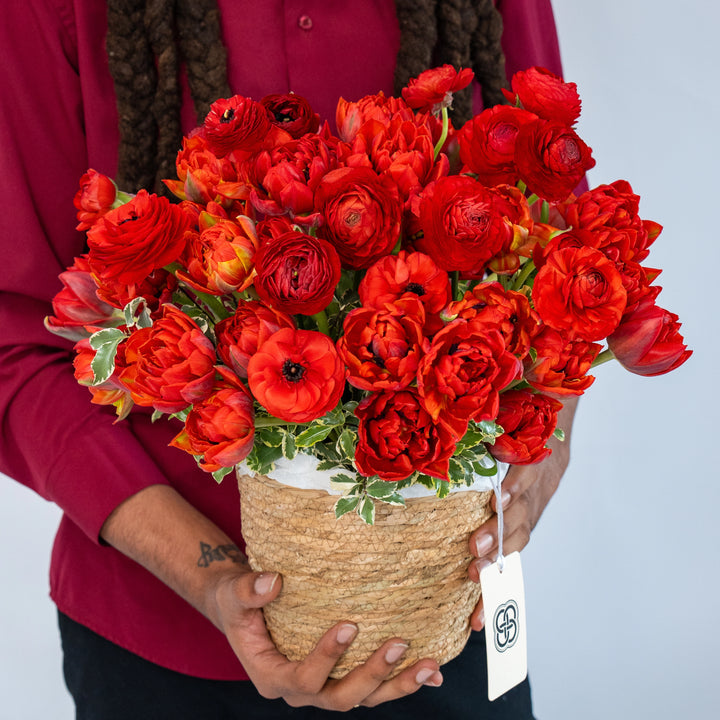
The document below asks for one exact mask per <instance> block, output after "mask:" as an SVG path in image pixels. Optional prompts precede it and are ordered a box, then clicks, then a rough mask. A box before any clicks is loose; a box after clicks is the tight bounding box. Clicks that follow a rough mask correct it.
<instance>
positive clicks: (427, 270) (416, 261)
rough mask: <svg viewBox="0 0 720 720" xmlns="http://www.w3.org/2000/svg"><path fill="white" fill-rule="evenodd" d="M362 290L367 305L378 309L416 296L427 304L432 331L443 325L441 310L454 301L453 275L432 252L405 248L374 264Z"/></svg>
mask: <svg viewBox="0 0 720 720" xmlns="http://www.w3.org/2000/svg"><path fill="white" fill-rule="evenodd" d="M358 293H359V294H360V302H362V304H363V306H364V307H371V308H375V309H378V310H379V309H380V308H383V307H384V306H385V305H386V304H387V303H392V302H395V300H398V299H399V298H402V297H407V296H408V295H412V296H415V297H416V298H417V299H418V300H420V302H421V303H422V304H423V307H424V308H425V331H426V333H428V334H430V333H433V332H436V331H437V330H439V329H440V328H441V327H442V325H443V322H442V320H441V319H440V312H441V311H442V310H443V309H444V308H445V306H446V305H447V304H448V302H449V301H450V279H449V277H448V274H447V273H446V272H445V271H444V270H441V269H440V268H439V267H438V266H437V265H436V264H435V263H434V262H433V259H432V258H431V257H430V256H429V255H425V254H424V253H419V252H407V251H406V250H401V251H400V252H399V253H398V254H397V255H386V256H385V257H384V258H381V259H380V260H378V261H377V262H376V263H375V264H374V265H371V266H370V267H369V268H368V271H367V272H366V273H365V276H364V277H363V279H362V280H361V281H360V287H359V288H358Z"/></svg>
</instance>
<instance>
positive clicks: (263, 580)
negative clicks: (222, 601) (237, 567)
mask: <svg viewBox="0 0 720 720" xmlns="http://www.w3.org/2000/svg"><path fill="white" fill-rule="evenodd" d="M281 588H282V577H281V576H280V575H279V574H278V573H271V572H263V573H255V572H246V573H243V574H242V575H237V576H235V577H234V578H233V579H232V581H231V583H230V586H229V587H222V588H221V589H220V591H221V592H222V591H228V590H229V591H230V592H231V593H232V597H233V599H234V601H235V603H236V604H237V606H238V609H249V608H261V607H263V606H264V605H267V604H268V603H269V602H272V601H273V600H274V599H275V598H276V597H277V596H278V593H279V592H280V589H281Z"/></svg>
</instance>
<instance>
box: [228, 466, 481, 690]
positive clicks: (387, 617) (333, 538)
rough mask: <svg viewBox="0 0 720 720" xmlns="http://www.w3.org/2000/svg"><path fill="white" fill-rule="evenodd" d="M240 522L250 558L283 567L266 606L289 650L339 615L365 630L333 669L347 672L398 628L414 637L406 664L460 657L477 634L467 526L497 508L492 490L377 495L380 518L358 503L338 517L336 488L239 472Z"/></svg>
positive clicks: (257, 565) (298, 655)
mask: <svg viewBox="0 0 720 720" xmlns="http://www.w3.org/2000/svg"><path fill="white" fill-rule="evenodd" d="M239 485H240V493H241V498H242V502H241V509H242V531H243V535H244V537H245V541H246V543H247V554H248V558H249V561H250V565H251V566H252V568H253V569H254V570H256V571H259V570H263V571H277V572H279V573H281V574H282V576H283V586H282V591H281V593H280V595H279V596H278V598H277V599H276V600H275V601H274V602H272V603H270V604H269V605H267V606H266V607H265V608H264V612H265V621H266V624H267V626H268V629H269V631H270V635H271V637H272V639H273V640H274V642H275V644H276V645H277V647H278V648H279V650H280V652H282V653H283V654H284V655H286V656H287V657H288V658H289V659H290V660H293V661H295V660H302V659H303V658H305V657H306V656H307V655H308V653H309V652H310V651H311V650H312V648H313V647H314V646H315V644H316V643H317V641H318V640H319V639H320V637H321V636H322V635H323V634H324V633H325V632H326V631H327V630H328V629H329V628H330V627H332V626H333V625H334V624H335V623H337V622H339V621H341V620H350V621H352V622H355V623H356V624H357V625H358V627H359V632H358V635H357V637H356V639H355V641H354V642H353V643H352V645H351V646H350V647H349V648H348V650H347V651H346V652H345V654H344V655H343V656H342V657H341V658H340V660H339V661H338V663H337V665H336V666H335V668H334V669H333V672H332V673H331V677H336V678H337V677H342V676H343V675H345V674H346V673H347V672H349V671H350V670H352V669H353V668H354V667H356V666H357V665H360V664H361V663H363V662H365V661H366V660H367V659H368V657H369V656H370V655H371V654H372V653H373V652H374V651H375V650H377V649H378V647H380V645H381V644H382V643H383V642H385V641H386V640H388V639H389V638H391V637H395V636H398V637H401V638H403V639H404V640H405V641H407V642H409V643H410V648H409V650H408V651H407V653H406V656H405V658H404V659H403V661H402V663H401V664H400V665H399V666H398V667H397V668H396V670H395V672H396V673H397V672H399V671H400V670H402V669H403V668H404V667H407V666H409V665H411V664H412V663H414V662H416V661H417V660H419V659H421V658H424V657H431V658H434V659H435V660H437V661H438V662H439V663H440V664H442V663H446V662H448V661H449V660H452V659H453V658H454V657H456V656H457V655H458V654H459V653H460V651H461V650H462V649H463V647H464V646H465V643H466V642H467V639H468V637H469V635H470V622H469V619H470V613H471V612H472V610H473V608H474V607H475V604H476V603H477V601H478V599H479V597H480V586H479V585H478V584H476V583H473V582H471V581H470V580H468V578H467V568H468V564H469V563H470V560H471V556H470V553H469V549H468V537H469V534H470V533H471V532H472V531H474V530H475V529H477V528H478V527H479V526H480V525H481V524H482V523H483V522H484V521H485V520H487V519H488V517H490V515H491V513H492V511H491V509H490V498H491V496H492V491H489V492H474V491H468V492H458V493H452V494H451V495H449V496H448V497H446V498H443V499H442V500H439V499H437V498H435V497H422V498H411V499H408V500H407V507H405V508H403V507H396V506H390V505H386V504H383V503H378V507H377V508H376V517H375V525H372V526H370V525H366V524H365V523H364V522H363V521H362V520H361V519H360V518H359V517H358V516H357V515H356V514H355V513H348V514H347V515H344V516H343V517H341V518H340V519H336V518H335V513H334V504H335V501H336V500H337V496H332V495H328V494H327V493H326V492H323V491H322V490H301V489H297V488H293V487H289V486H287V485H281V484H279V483H277V482H275V481H274V480H271V479H269V478H266V477H262V476H257V475H256V476H255V477H252V478H251V477H247V476H243V475H240V476H239Z"/></svg>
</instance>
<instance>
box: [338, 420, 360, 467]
mask: <svg viewBox="0 0 720 720" xmlns="http://www.w3.org/2000/svg"><path fill="white" fill-rule="evenodd" d="M356 444H357V435H356V434H355V433H354V432H353V431H352V430H348V429H347V428H346V429H345V430H343V431H342V432H341V433H340V437H339V438H338V440H337V443H336V444H335V447H336V448H337V450H338V452H339V453H340V455H341V456H343V457H345V458H347V459H348V460H350V461H351V462H352V461H353V459H354V458H355V445H356Z"/></svg>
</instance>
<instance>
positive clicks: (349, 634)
mask: <svg viewBox="0 0 720 720" xmlns="http://www.w3.org/2000/svg"><path fill="white" fill-rule="evenodd" d="M357 630H358V629H357V627H356V626H355V625H351V624H350V623H345V625H341V626H340V627H339V628H338V631H337V635H336V636H335V639H336V640H337V641H338V642H339V643H340V644H341V645H347V644H348V643H349V642H351V641H352V640H353V638H354V637H355V635H357Z"/></svg>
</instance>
